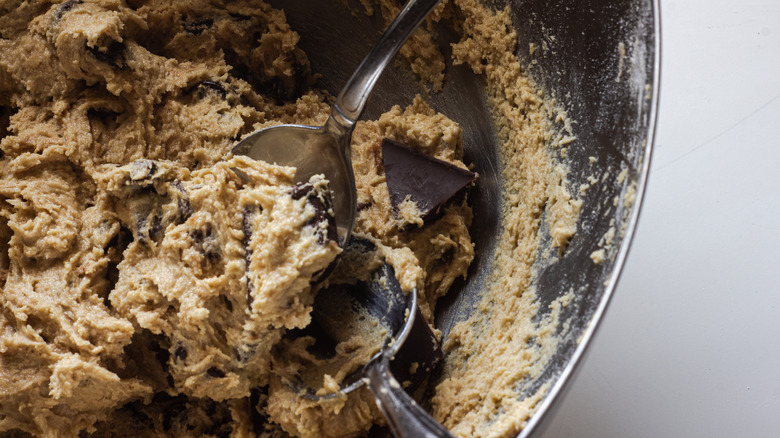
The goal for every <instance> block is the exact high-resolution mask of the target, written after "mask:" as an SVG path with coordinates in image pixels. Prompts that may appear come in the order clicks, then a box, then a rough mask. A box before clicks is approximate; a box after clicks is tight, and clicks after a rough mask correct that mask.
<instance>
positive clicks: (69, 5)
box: [52, 0, 82, 21]
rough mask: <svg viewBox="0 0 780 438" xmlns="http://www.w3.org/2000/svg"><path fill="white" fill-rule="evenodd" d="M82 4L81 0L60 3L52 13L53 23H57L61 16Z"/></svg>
mask: <svg viewBox="0 0 780 438" xmlns="http://www.w3.org/2000/svg"><path fill="white" fill-rule="evenodd" d="M81 3H82V1H81V0H67V1H66V2H64V3H62V4H61V5H59V6H58V7H57V9H56V10H55V11H54V14H53V16H52V18H54V21H59V20H60V19H62V16H63V15H65V14H67V13H68V12H69V11H71V10H72V9H73V8H75V7H76V6H78V5H80V4H81Z"/></svg>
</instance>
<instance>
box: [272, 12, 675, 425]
mask: <svg viewBox="0 0 780 438" xmlns="http://www.w3.org/2000/svg"><path fill="white" fill-rule="evenodd" d="M271 3H272V4H273V5H274V6H275V7H279V8H282V9H284V10H285V11H286V13H287V18H288V21H289V22H290V24H291V26H292V27H293V28H294V29H296V30H298V31H299V33H300V34H301V35H302V39H301V42H300V45H301V47H302V48H303V50H304V51H305V52H306V53H307V54H308V55H309V57H310V60H311V63H312V67H313V70H314V71H316V72H319V73H322V75H323V76H322V80H321V83H320V85H321V86H323V87H324V88H326V89H328V90H329V91H331V92H333V93H336V92H337V91H338V90H339V89H340V87H341V86H342V85H343V84H344V83H345V82H346V80H347V79H348V76H349V74H350V73H351V72H352V70H354V68H355V67H356V66H357V64H358V63H359V61H360V59H361V57H362V56H363V55H364V54H365V53H367V52H368V50H369V44H370V43H371V42H372V41H374V40H375V39H376V35H378V33H379V32H380V31H381V30H382V28H383V24H384V23H383V21H382V20H381V18H380V17H378V16H377V15H379V14H375V16H372V17H368V16H365V15H364V14H357V15H350V14H348V13H346V11H345V9H344V7H343V2H339V1H337V0H334V1H332V2H331V1H305V0H275V1H271ZM489 3H490V4H493V5H495V7H496V8H503V7H505V6H507V5H509V6H510V8H511V11H512V15H513V21H514V24H515V27H516V29H517V30H518V38H519V41H518V45H517V47H518V53H517V54H518V56H519V57H520V58H521V60H524V61H527V62H531V59H530V55H529V54H528V47H529V43H535V44H537V45H539V44H543V45H545V50H543V51H541V53H540V54H537V55H535V56H534V60H535V62H536V63H537V64H536V66H535V67H534V68H531V69H530V73H531V75H532V76H533V77H534V79H535V80H536V81H537V82H538V83H539V84H541V86H542V88H543V89H544V90H545V92H547V93H551V94H552V95H554V96H555V97H556V99H557V101H558V103H559V104H561V105H562V106H563V108H564V109H565V110H566V111H567V112H568V115H569V117H570V118H571V119H572V120H573V121H574V123H573V125H572V127H573V131H574V135H575V136H576V137H577V141H576V142H575V143H572V144H571V145H570V147H569V148H568V158H569V159H568V163H569V164H570V166H571V173H570V174H569V181H570V183H571V186H572V187H579V185H580V184H584V183H587V178H588V176H590V175H593V174H594V173H595V174H597V175H600V176H601V175H604V174H609V175H610V176H611V177H608V178H606V179H605V181H604V183H602V187H600V190H589V191H588V192H586V194H585V195H584V197H583V201H584V205H583V208H582V212H581V216H580V219H579V223H578V231H577V233H576V234H575V235H574V237H573V238H572V240H571V242H570V243H569V246H568V248H567V249H566V252H565V254H564V256H563V257H562V259H561V260H560V261H559V262H558V263H554V264H552V265H550V266H549V267H547V268H545V269H544V270H543V271H542V272H541V275H539V276H538V278H537V279H536V284H535V286H536V289H537V294H538V299H539V300H540V301H541V302H542V304H543V305H542V306H541V308H547V306H546V304H549V303H551V302H553V301H554V300H556V299H557V298H559V297H561V296H563V295H564V294H566V293H567V292H569V291H570V290H572V289H574V290H576V291H577V294H576V296H575V298H574V300H573V302H572V303H570V305H569V306H567V307H566V308H565V309H564V310H563V312H562V314H561V317H560V318H561V325H564V324H566V323H567V322H568V323H569V327H570V331H569V332H568V333H567V334H566V335H565V336H564V337H562V339H561V341H560V343H559V348H558V350H557V351H556V353H555V355H554V356H553V358H552V360H550V361H549V363H548V364H547V366H546V368H545V371H544V373H543V374H542V376H541V377H540V378H538V379H537V382H536V383H537V385H541V384H542V383H544V382H551V381H552V382H554V384H553V385H551V388H550V389H549V391H548V393H547V395H546V396H545V398H544V400H543V401H542V404H541V405H540V407H539V409H538V410H537V412H536V414H535V415H534V416H533V417H532V418H531V420H530V421H529V423H528V425H527V426H526V427H525V428H524V429H523V431H522V433H521V434H520V436H521V437H527V436H531V435H533V434H538V432H540V431H541V430H543V429H544V427H545V421H546V419H549V417H550V415H548V414H549V413H550V412H551V411H552V409H553V408H554V404H555V401H556V399H559V398H561V395H562V393H563V390H564V388H565V386H566V382H567V381H568V380H569V379H570V378H571V377H572V375H573V374H574V371H575V369H576V367H577V364H578V363H579V362H580V360H581V358H582V356H583V354H584V352H585V349H586V347H587V345H588V343H589V341H590V339H591V338H592V336H593V333H594V332H595V330H596V328H597V327H598V323H599V321H600V319H601V318H602V316H603V314H604V311H605V310H606V307H607V304H608V303H609V300H610V297H611V295H612V292H613V290H614V288H615V285H616V283H617V280H618V276H619V274H620V270H621V268H622V266H623V263H624V261H625V258H626V255H627V253H628V249H629V244H630V241H631V237H632V235H633V233H634V229H635V227H636V224H637V219H638V216H639V210H640V204H641V200H642V195H643V193H644V187H645V183H646V180H647V174H648V169H649V165H650V155H651V150H652V144H653V135H654V129H655V120H656V108H657V101H658V91H659V59H660V34H659V29H660V24H659V6H658V0H616V1H610V2H603V1H594V0H590V1H584V2H571V1H566V0H546V1H524V0H504V1H501V0H496V1H494V2H489ZM438 30H439V37H440V41H439V42H440V43H441V45H442V47H443V48H444V51H445V55H448V47H449V44H448V43H449V42H454V41H457V40H458V36H457V35H455V34H453V33H452V31H451V30H448V29H447V28H446V27H445V26H442V27H441V28H440V29H438ZM334 41H354V42H355V43H354V46H351V47H337V46H334V45H333V44H332V43H333V42H334ZM446 74H447V78H446V81H445V87H444V90H443V91H442V92H441V93H435V94H432V95H431V96H430V97H429V98H428V100H429V102H431V104H432V106H433V107H434V108H435V109H437V110H439V111H441V112H443V113H445V114H447V115H448V116H449V117H450V118H452V119H454V120H456V121H458V122H459V123H461V125H462V126H463V128H464V136H465V138H464V144H465V148H466V160H465V161H466V162H471V163H474V165H475V167H476V170H477V171H478V172H479V174H480V181H479V185H478V189H477V193H474V194H472V198H471V199H472V202H473V206H474V208H475V211H479V212H485V211H495V212H496V214H494V215H489V214H477V215H475V218H474V223H473V226H472V237H473V239H474V241H475V244H476V247H477V251H478V255H477V257H476V259H475V261H474V263H473V265H472V268H471V272H470V279H469V281H468V282H463V283H461V284H456V285H455V287H454V290H453V291H451V293H450V295H448V297H447V298H446V299H445V300H444V301H442V302H441V303H440V309H439V313H438V316H437V320H436V324H437V326H438V327H439V328H440V329H441V330H442V331H443V332H444V335H445V336H446V335H447V333H448V332H449V329H450V328H451V327H452V324H453V322H454V321H456V320H461V319H463V318H465V317H467V316H468V313H469V312H470V309H471V308H472V305H473V304H474V303H475V302H476V301H477V300H478V298H479V296H480V292H481V286H482V284H483V281H484V279H485V277H486V275H487V269H488V262H489V261H490V260H491V259H492V256H493V254H492V251H494V248H495V241H496V239H497V236H498V235H499V229H498V228H499V221H498V216H499V215H498V213H497V212H498V210H499V207H500V206H499V202H500V199H501V193H500V187H501V186H500V184H499V177H500V175H499V173H498V172H497V169H498V162H499V161H498V159H497V158H498V155H497V150H496V148H495V144H496V141H495V133H494V131H493V126H492V123H491V119H490V115H489V112H488V110H487V105H486V103H485V99H484V95H483V92H482V84H481V81H482V78H480V77H476V76H474V75H473V74H472V73H471V71H470V70H469V69H468V67H465V66H451V65H449V66H448V67H447V72H446ZM418 92H420V87H419V84H418V82H417V80H416V79H414V78H412V77H411V76H410V75H409V74H408V72H406V71H404V70H403V69H402V68H401V69H396V70H393V69H390V70H389V71H387V72H386V73H385V75H384V76H383V77H382V79H381V80H380V82H379V83H378V85H377V88H376V89H375V91H374V94H373V97H372V100H371V101H370V102H369V105H368V107H367V110H366V113H365V117H368V118H373V117H377V116H378V115H379V114H381V113H382V112H383V111H385V110H387V109H388V108H389V107H390V106H391V105H394V104H406V103H408V102H410V101H411V99H412V98H413V96H414V95H415V93H418ZM591 156H595V157H597V160H596V161H595V163H591V162H590V160H589V157H591ZM623 170H626V174H625V178H618V172H621V171H623ZM615 199H617V204H615V203H614V200H615ZM612 220H614V222H613V223H611V222H612ZM610 227H614V228H615V229H617V230H618V231H619V232H618V233H617V235H615V237H614V241H613V251H612V257H608V258H607V259H605V260H604V261H603V262H602V263H600V264H595V263H594V262H593V261H592V260H591V258H590V255H591V253H592V252H593V250H594V249H595V248H596V242H598V241H599V240H600V239H601V238H602V236H604V235H605V234H606V233H607V232H608V230H609V229H610ZM550 245H551V242H549V239H546V240H545V239H543V245H542V246H543V248H541V249H540V250H541V251H544V250H545V248H544V247H545V246H546V247H547V248H549V247H550Z"/></svg>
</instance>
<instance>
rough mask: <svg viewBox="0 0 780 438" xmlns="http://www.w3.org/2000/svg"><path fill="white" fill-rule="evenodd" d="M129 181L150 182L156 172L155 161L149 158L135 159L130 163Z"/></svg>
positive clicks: (134, 182)
mask: <svg viewBox="0 0 780 438" xmlns="http://www.w3.org/2000/svg"><path fill="white" fill-rule="evenodd" d="M130 166H131V167H130V175H129V176H130V183H131V184H141V183H147V184H148V183H150V182H151V181H149V180H151V179H152V178H153V177H154V175H155V173H157V163H155V162H154V161H151V160H136V161H133V162H132V163H130Z"/></svg>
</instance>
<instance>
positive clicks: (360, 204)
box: [356, 201, 374, 211]
mask: <svg viewBox="0 0 780 438" xmlns="http://www.w3.org/2000/svg"><path fill="white" fill-rule="evenodd" d="M372 205H374V203H373V202H372V201H368V202H358V205H357V207H356V208H357V211H363V210H365V209H367V208H369V207H371V206H372Z"/></svg>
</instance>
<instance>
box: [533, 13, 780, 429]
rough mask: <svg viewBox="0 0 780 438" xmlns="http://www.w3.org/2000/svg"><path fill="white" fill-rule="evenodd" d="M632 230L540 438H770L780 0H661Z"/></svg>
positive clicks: (779, 321) (775, 402) (777, 336)
mask: <svg viewBox="0 0 780 438" xmlns="http://www.w3.org/2000/svg"><path fill="white" fill-rule="evenodd" d="M661 27H662V67H661V72H662V73H661V97H660V106H659V117H658V129H657V135H656V142H655V150H654V154H653V158H652V165H651V171H650V177H649V180H648V181H649V182H648V187H647V192H646V196H645V199H644V205H643V207H642V213H641V216H640V221H639V226H638V229H637V232H636V234H635V236H634V242H633V245H632V248H631V252H630V254H629V257H628V260H627V262H626V265H625V269H624V271H623V275H622V277H621V279H620V282H619V283H618V286H617V288H616V291H615V295H614V298H613V300H612V302H611V304H610V306H609V308H608V310H607V313H606V317H605V319H604V320H603V324H602V325H601V327H600V329H599V331H598V332H597V335H596V337H595V338H594V340H593V343H592V344H591V346H590V349H589V351H588V354H587V356H586V358H585V361H584V362H583V363H582V369H581V370H580V373H579V375H578V376H577V378H576V379H575V380H574V381H572V382H570V383H571V388H570V392H569V393H568V394H567V395H566V397H565V398H564V399H563V400H562V405H561V409H560V410H559V411H558V412H557V413H556V415H555V416H554V417H553V423H552V426H551V427H550V428H549V429H547V430H546V432H545V433H544V434H543V438H553V437H580V438H588V437H599V438H609V437H780V282H779V281H778V276H780V136H779V135H778V132H780V0H743V1H733V0H730V1H725V0H662V1H661Z"/></svg>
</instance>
